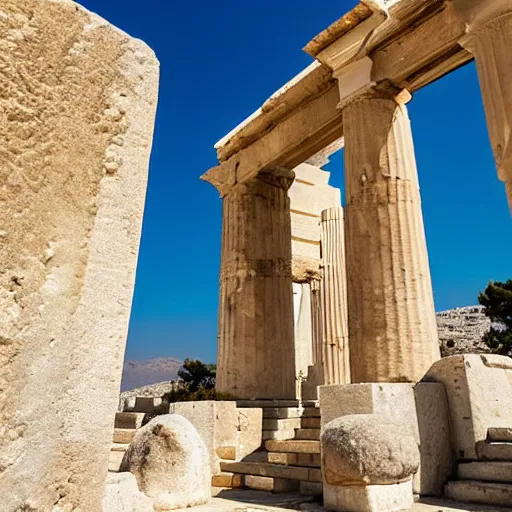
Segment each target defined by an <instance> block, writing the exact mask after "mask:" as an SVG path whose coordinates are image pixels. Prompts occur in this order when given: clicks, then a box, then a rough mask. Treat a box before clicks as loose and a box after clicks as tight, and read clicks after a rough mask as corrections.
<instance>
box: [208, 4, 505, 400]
mask: <svg viewBox="0 0 512 512" xmlns="http://www.w3.org/2000/svg"><path fill="white" fill-rule="evenodd" d="M511 11H512V6H511V5H510V2H509V1H508V0H503V1H496V2H485V1H473V2H467V1H464V0H460V1H459V0H454V1H451V2H441V1H436V0H434V1H429V2H425V1H423V0H414V1H409V2H405V1H400V0H392V1H386V0H382V1H377V2H373V1H372V2H364V1H363V2H361V3H360V4H359V5H357V6H356V7H355V8H354V9H353V10H352V11H350V12H349V13H347V14H346V15H345V16H343V17H342V18H341V19H340V20H338V21H337V22H335V23H334V24H333V25H331V27H329V28H328V29H327V30H325V31H324V32H322V33H321V34H319V35H318V36H317V37H315V38H314V39H313V40H312V41H311V42H310V43H308V45H307V46H306V47H305V51H306V52H307V53H309V54H310V55H311V56H312V57H313V58H314V59H315V62H314V63H313V64H312V65H310V66H309V67H308V68H306V69H305V70H304V71H303V72H302V73H300V74H299V75H298V76H296V77H295V78H294V79H293V80H291V81H290V82H289V83H287V84H286V85H285V86H284V87H282V88H281V89H279V90H278V91H277V92H276V93H275V94H274V95H273V96H272V97H271V98H269V99H268V100H267V101H266V102H265V103H264V104H263V106H262V107H261V109H260V110H258V111H257V112H255V113H254V114H253V115H251V116H250V117H249V118H247V120H246V121H244V122H242V123H241V124H240V125H239V126H237V127H236V128H235V129H234V130H233V131H231V132H230V133H229V134H228V135H226V136H225V137H224V138H223V139H222V140H221V141H219V142H218V143H217V145H216V149H217V154H218V158H219V165H218V166H217V167H214V168H212V169H210V170H209V171H208V172H207V173H206V174H205V175H204V176H203V179H205V180H206V181H209V182H210V183H212V184H213V185H214V186H215V187H216V188H217V189H218V191H219V192H220V195H221V197H222V198H223V204H224V214H223V219H224V220H223V244H222V245H223V249H222V269H221V301H220V308H219V349H218V350H219V353H218V354H219V357H218V364H219V369H218V372H219V384H218V385H219V389H220V390H222V391H227V392H230V393H232V394H233V395H234V396H236V397H238V398H246V399H248V398H265V399H286V398H288V399H289V398H295V397H299V396H301V394H302V395H303V397H309V398H316V393H315V391H314V389H315V388H316V386H317V385H319V384H324V383H326V384H333V383H346V382H354V383H357V382H415V381H417V380H419V379H421V378H422V376H423V375H424V374H425V373H426V371H427V370H428V369H429V368H430V366H431V365H432V363H434V362H435V361H436V360H437V359H439V357H440V355H439V348H438V338H437V328H436V319H435V311H434V303H433V294H432V285H431V279H430V270H429V263H428V254H427V246H426V240H425V231H424V227H423V216H422V211H421V197H420V191H419V185H418V170H417V168H416V161H415V155H414V142H413V135H412V131H411V123H410V120H409V116H408V113H407V106H406V105H407V103H408V102H409V101H410V100H411V98H412V96H413V95H414V93H415V92H416V91H417V90H419V89H421V88H422V87H425V86H426V85H428V84H429V83H431V82H433V81H434V80H437V79H439V78H441V77H442V76H443V75H445V74H447V73H449V72H450V71H452V70H455V69H457V68H458V67H459V66H461V65H463V64H465V63H467V62H469V61H470V60H472V59H473V58H475V59H476V61H477V66H478V73H479V79H480V83H481V88H482V95H483V100H484V106H485V109H486V113H487V117H488V125H489V133H490V137H491V142H492V145H493V149H494V154H495V157H496V163H497V167H498V176H499V178H500V179H502V180H503V181H504V182H505V183H506V190H507V194H508V197H509V201H510V197H511V196H510V194H511V192H510V188H511V184H510V183H511V178H510V167H511V165H510V164H509V163H508V160H510V158H509V157H508V156H507V151H508V150H507V148H508V147H509V137H510V133H509V132H510V126H509V125H510V122H509V116H510V111H511V109H512V101H511V100H510V98H509V95H510V91H509V88H507V87H505V85H504V84H505V83H507V81H506V77H507V76H508V75H507V73H509V71H510V65H509V62H508V60H507V59H506V57H505V55H506V48H507V41H508V39H507V37H509V32H510V30H508V28H507V27H509V21H508V20H509V18H510V12H511ZM411 27H414V30H413V29H412V28H411ZM439 27H442V28H443V29H442V30H438V28H439ZM341 147H344V152H345V198H344V201H343V203H344V204H345V208H344V211H343V210H342V209H341V201H340V200H339V199H338V198H337V197H335V196H334V191H332V193H330V194H329V193H322V194H321V193H320V192H319V188H318V187H319V186H323V187H324V188H325V187H326V186H327V182H326V181H322V178H321V176H322V175H321V174H320V173H321V170H320V169H319V168H317V169H316V171H313V166H314V165H318V164H319V165H320V166H321V165H322V164H323V163H325V158H328V156H329V155H330V154H332V153H333V152H334V151H336V150H339V149H340V148H341ZM420 172H421V170H420ZM271 176H274V178H273V179H272V178H271ZM293 180H295V181H294V182H293V184H291V182H292V181H293ZM321 184H323V185H321ZM290 185H291V187H290ZM287 190H288V197H289V199H287V197H286V191H287ZM325 190H328V189H325ZM251 197H252V199H251ZM306 203H307V204H306ZM233 237H235V238H236V240H235V239H234V238H233ZM255 239H258V240H260V241H261V243H255V241H254V240H255ZM290 248H291V251H290ZM292 290H293V293H292ZM292 300H294V308H292V307H291V304H292ZM293 325H295V329H293V328H292V327H293ZM294 364H295V367H293V366H294ZM306 369H307V371H306ZM294 379H296V380H298V381H300V383H296V384H295V385H294V382H293V380H294Z"/></svg>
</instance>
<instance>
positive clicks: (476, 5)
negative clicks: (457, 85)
mask: <svg viewBox="0 0 512 512" xmlns="http://www.w3.org/2000/svg"><path fill="white" fill-rule="evenodd" d="M456 3H457V2H456ZM458 3H460V4H461V5H460V6H459V9H460V10H461V11H462V12H461V15H462V16H463V17H464V18H465V21H466V22H467V24H468V31H469V34H468V36H467V38H466V39H465V40H464V41H463V42H462V44H463V45H464V46H465V47H466V48H467V49H468V50H470V51H471V52H472V53H473V54H474V56H475V60H476V66H477V70H478V78H479V82H480V89H481V91H482V99H483V103H484V108H485V115H486V118H487V126H488V130H489V137H490V140H491V145H492V149H493V152H494V159H495V161H496V167H497V169H498V177H499V179H500V180H501V181H503V182H504V183H505V189H506V192H507V197H508V203H509V207H510V210H511V212H512V85H511V84H512V57H511V49H512V2H511V1H508V0H507V1H505V0H493V1H491V0H485V1H475V0H474V1H473V2H470V3H469V7H468V6H467V3H465V2H463V1H461V0H458Z"/></svg>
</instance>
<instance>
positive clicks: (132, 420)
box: [114, 412, 146, 429]
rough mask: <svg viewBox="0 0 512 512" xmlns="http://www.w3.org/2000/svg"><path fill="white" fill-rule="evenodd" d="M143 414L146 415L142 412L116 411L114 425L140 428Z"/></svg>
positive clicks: (116, 426)
mask: <svg viewBox="0 0 512 512" xmlns="http://www.w3.org/2000/svg"><path fill="white" fill-rule="evenodd" d="M144 416H146V414H145V413H143V412H116V419H115V423H114V427H115V428H133V429H137V428H140V427H142V422H143V421H144Z"/></svg>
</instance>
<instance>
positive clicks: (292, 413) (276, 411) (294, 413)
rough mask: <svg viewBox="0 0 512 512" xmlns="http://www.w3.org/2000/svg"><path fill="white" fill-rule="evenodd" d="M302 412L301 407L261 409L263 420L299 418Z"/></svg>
mask: <svg viewBox="0 0 512 512" xmlns="http://www.w3.org/2000/svg"><path fill="white" fill-rule="evenodd" d="M302 412H303V409H302V407H268V408H266V409H263V418H264V419H270V418H283V419H285V418H300V417H301V416H302Z"/></svg>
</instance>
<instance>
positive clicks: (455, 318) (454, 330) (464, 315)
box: [437, 306, 496, 357]
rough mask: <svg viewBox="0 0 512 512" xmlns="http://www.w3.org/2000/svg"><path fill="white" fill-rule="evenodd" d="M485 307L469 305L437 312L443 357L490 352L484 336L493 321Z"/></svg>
mask: <svg viewBox="0 0 512 512" xmlns="http://www.w3.org/2000/svg"><path fill="white" fill-rule="evenodd" d="M483 309H484V308H483V306H468V307H464V308H455V309H448V310H446V311H440V312H439V313H437V330H438V333H439V345H440V348H441V356H442V357H446V356H452V355H454V354H464V353H469V352H473V353H474V352H490V350H489V348H488V347H487V346H486V345H485V344H484V343H483V342H482V336H483V335H484V334H485V333H486V332H487V331H488V330H489V329H490V327H491V321H490V320H489V319H488V318H487V317H486V316H485V315H484V313H483ZM495 327H496V326H495Z"/></svg>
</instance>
